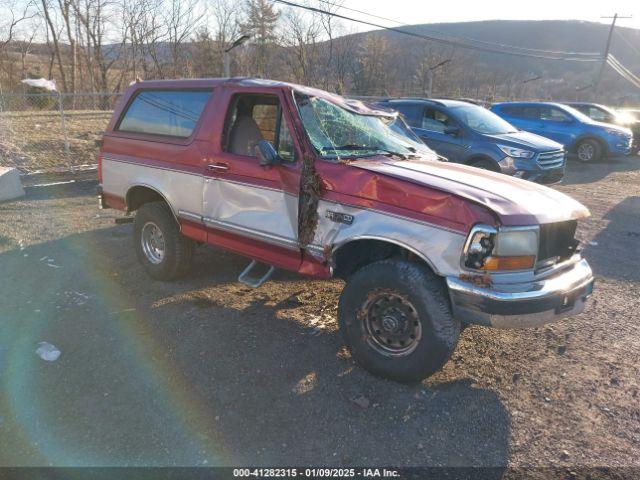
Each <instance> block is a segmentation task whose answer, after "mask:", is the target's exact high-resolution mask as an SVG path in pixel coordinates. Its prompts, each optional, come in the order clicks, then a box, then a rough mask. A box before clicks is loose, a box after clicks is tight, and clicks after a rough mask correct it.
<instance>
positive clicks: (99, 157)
mask: <svg viewBox="0 0 640 480" xmlns="http://www.w3.org/2000/svg"><path fill="white" fill-rule="evenodd" d="M98 183H100V184H102V152H100V153H99V154H98Z"/></svg>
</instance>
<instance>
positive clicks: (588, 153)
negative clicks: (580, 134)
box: [576, 138, 602, 163]
mask: <svg viewBox="0 0 640 480" xmlns="http://www.w3.org/2000/svg"><path fill="white" fill-rule="evenodd" d="M576 155H577V157H578V160H580V161H581V162H584V163H588V162H597V161H598V160H600V159H601V158H602V146H601V145H600V143H598V141H596V140H592V139H590V138H588V139H586V140H582V141H580V143H578V146H577V147H576Z"/></svg>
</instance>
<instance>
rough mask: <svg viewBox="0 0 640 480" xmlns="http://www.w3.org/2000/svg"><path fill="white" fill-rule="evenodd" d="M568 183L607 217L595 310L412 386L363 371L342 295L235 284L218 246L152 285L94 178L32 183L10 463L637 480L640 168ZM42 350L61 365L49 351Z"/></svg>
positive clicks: (4, 267)
mask: <svg viewBox="0 0 640 480" xmlns="http://www.w3.org/2000/svg"><path fill="white" fill-rule="evenodd" d="M47 180H51V178H49V179H47ZM28 181H29V182H30V183H31V184H33V183H42V182H43V181H44V180H43V178H35V177H31V178H30V179H29V180H28ZM557 188H559V189H560V190H561V191H563V192H566V193H568V194H570V195H572V196H574V197H575V198H577V199H578V200H580V201H582V202H584V203H585V204H586V205H587V206H588V207H589V208H590V209H591V212H592V217H591V218H590V219H588V220H586V221H585V222H583V224H582V225H581V226H580V228H579V235H580V236H581V238H583V239H584V240H585V241H586V242H588V243H587V247H586V251H585V255H586V257H587V258H588V259H589V261H590V262H591V265H592V267H593V269H594V271H595V273H596V277H597V283H596V289H595V293H594V296H593V300H592V301H591V303H590V304H589V307H588V308H587V310H586V311H585V312H584V313H583V314H582V315H580V316H579V317H575V318H572V319H569V320H564V321H561V322H558V323H556V324H553V325H549V326H546V327H544V328H540V329H535V330H523V331H496V330H489V329H484V328H480V327H471V328H469V329H467V330H465V331H464V332H463V334H462V337H461V341H460V344H459V347H458V349H457V351H456V352H455V353H454V355H453V358H452V360H451V361H450V362H449V363H448V364H447V365H446V366H445V368H444V369H443V370H442V371H441V372H439V373H438V374H436V375H435V376H433V377H431V378H430V379H428V380H426V381H425V382H424V383H423V384H420V385H414V386H406V385H400V384H396V383H392V382H388V381H384V380H380V379H378V378H374V377H372V376H371V375H369V374H368V373H367V372H365V371H364V370H362V369H361V368H359V367H357V366H355V365H354V364H353V361H352V360H351V359H350V358H349V355H348V353H347V352H345V351H344V348H343V344H342V340H341V337H340V335H339V332H338V331H337V324H336V305H337V299H338V296H339V293H340V290H341V288H342V284H341V282H339V281H332V282H310V281H307V280H305V279H304V278H302V277H299V276H296V275H292V274H287V273H282V272H280V273H278V274H276V275H275V276H274V279H273V280H272V281H271V282H269V283H268V284H266V285H265V286H263V287H262V288H260V289H257V290H251V289H249V288H246V287H244V286H241V285H240V284H238V283H236V281H235V279H236V277H237V275H238V273H239V272H240V270H241V269H242V268H243V267H244V266H245V264H246V260H244V259H243V258H241V257H238V256H235V255H231V254H227V253H223V252H219V251H216V250H213V249H210V248H201V249H200V251H199V255H198V257H197V261H196V262H195V265H194V269H193V272H192V273H191V275H190V276H189V277H188V278H187V279H185V280H182V281H180V282H176V283H159V282H154V281H151V280H150V279H149V278H147V277H146V276H145V275H144V273H143V272H142V269H141V268H140V267H139V266H138V264H137V262H136V260H135V256H134V252H133V249H132V247H131V240H130V234H131V225H120V226H117V225H115V224H114V223H113V219H114V218H115V217H116V216H119V214H118V213H117V212H113V211H110V210H107V211H98V210H97V209H96V200H95V197H94V190H95V181H94V180H93V179H91V178H90V177H80V178H78V179H77V181H76V182H75V183H69V184H63V185H58V186H51V187H31V188H27V192H28V194H27V197H26V198H23V199H21V200H19V201H14V202H9V203H3V204H0V292H1V294H2V295H1V297H0V318H1V319H2V321H1V322H0V372H1V373H0V375H1V376H0V380H1V382H2V383H1V385H2V389H1V391H0V465H4V466H7V465H12V466H14V465H156V466H162V465H336V466H339V465H376V466H381V465H394V466H425V465H429V466H438V465H447V466H470V465H474V466H477V465H482V466H495V467H499V468H498V469H497V470H496V471H495V472H496V473H495V478H500V477H501V476H504V478H511V477H515V476H516V475H517V472H518V471H517V470H511V469H506V470H504V468H505V467H549V466H552V465H555V466H559V467H561V470H560V471H561V472H566V475H570V476H571V475H572V474H571V473H570V472H572V471H579V469H580V468H581V467H636V470H635V472H636V473H638V472H639V470H638V468H640V395H639V392H638V390H639V385H640V381H639V378H640V375H639V374H640V371H639V365H640V324H639V322H638V316H639V313H638V312H640V261H639V260H638V244H639V242H640V158H639V157H628V158H618V159H613V160H610V161H608V162H602V163H599V164H594V165H577V164H575V163H574V164H570V167H569V172H568V175H567V178H566V181H565V182H564V184H563V185H561V186H559V187H557ZM42 341H46V342H50V343H51V344H53V345H55V346H56V347H57V348H58V349H59V350H60V351H61V352H62V354H61V356H60V357H59V359H57V361H55V362H45V361H43V360H42V359H41V358H39V357H38V356H37V355H36V354H35V350H36V348H37V346H38V343H39V342H42ZM565 467H566V469H565ZM576 469H578V470H576ZM545 472H546V471H545V470H532V471H530V472H529V475H530V476H532V477H536V478H549V476H548V474H547V473H545ZM563 475H564V473H563ZM603 477H607V478H608V477H611V478H637V477H635V476H634V474H633V471H632V470H625V469H621V470H614V471H610V472H608V473H607V472H601V473H599V474H598V475H596V476H595V477H592V478H603Z"/></svg>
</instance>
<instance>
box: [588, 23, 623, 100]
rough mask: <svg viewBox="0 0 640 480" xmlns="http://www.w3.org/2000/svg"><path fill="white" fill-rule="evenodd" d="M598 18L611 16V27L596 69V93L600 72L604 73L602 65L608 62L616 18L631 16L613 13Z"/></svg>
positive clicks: (600, 78)
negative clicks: (600, 62) (599, 63)
mask: <svg viewBox="0 0 640 480" xmlns="http://www.w3.org/2000/svg"><path fill="white" fill-rule="evenodd" d="M600 18H611V27H610V28H609V35H607V43H606V45H605V47H604V54H603V55H602V64H601V65H600V70H599V71H598V77H597V78H596V81H595V92H596V93H598V87H599V86H600V80H602V74H603V73H604V67H605V65H606V64H607V63H608V62H609V50H610V49H611V38H612V37H613V30H614V29H615V28H616V20H618V18H631V17H621V16H618V14H617V13H616V14H614V15H613V17H600Z"/></svg>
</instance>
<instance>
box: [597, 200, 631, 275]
mask: <svg viewBox="0 0 640 480" xmlns="http://www.w3.org/2000/svg"><path fill="white" fill-rule="evenodd" d="M639 218H640V197H627V198H625V199H624V200H623V201H621V202H620V203H618V204H617V205H616V206H615V207H614V208H612V209H611V210H609V211H608V212H607V213H606V214H605V215H604V216H603V220H606V221H608V223H607V225H606V227H604V228H603V229H601V230H600V232H598V234H597V235H596V236H595V237H594V238H593V240H592V243H593V244H592V245H591V246H589V247H587V249H586V252H585V256H586V257H587V258H588V260H589V263H590V264H591V265H592V267H593V270H594V271H595V272H597V273H598V274H600V275H604V276H606V277H610V278H618V279H627V280H631V281H640V270H638V266H637V264H636V263H634V262H625V261H624V260H621V259H625V258H628V257H629V252H634V251H636V249H637V246H638V242H640V222H638V219H639Z"/></svg>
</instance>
